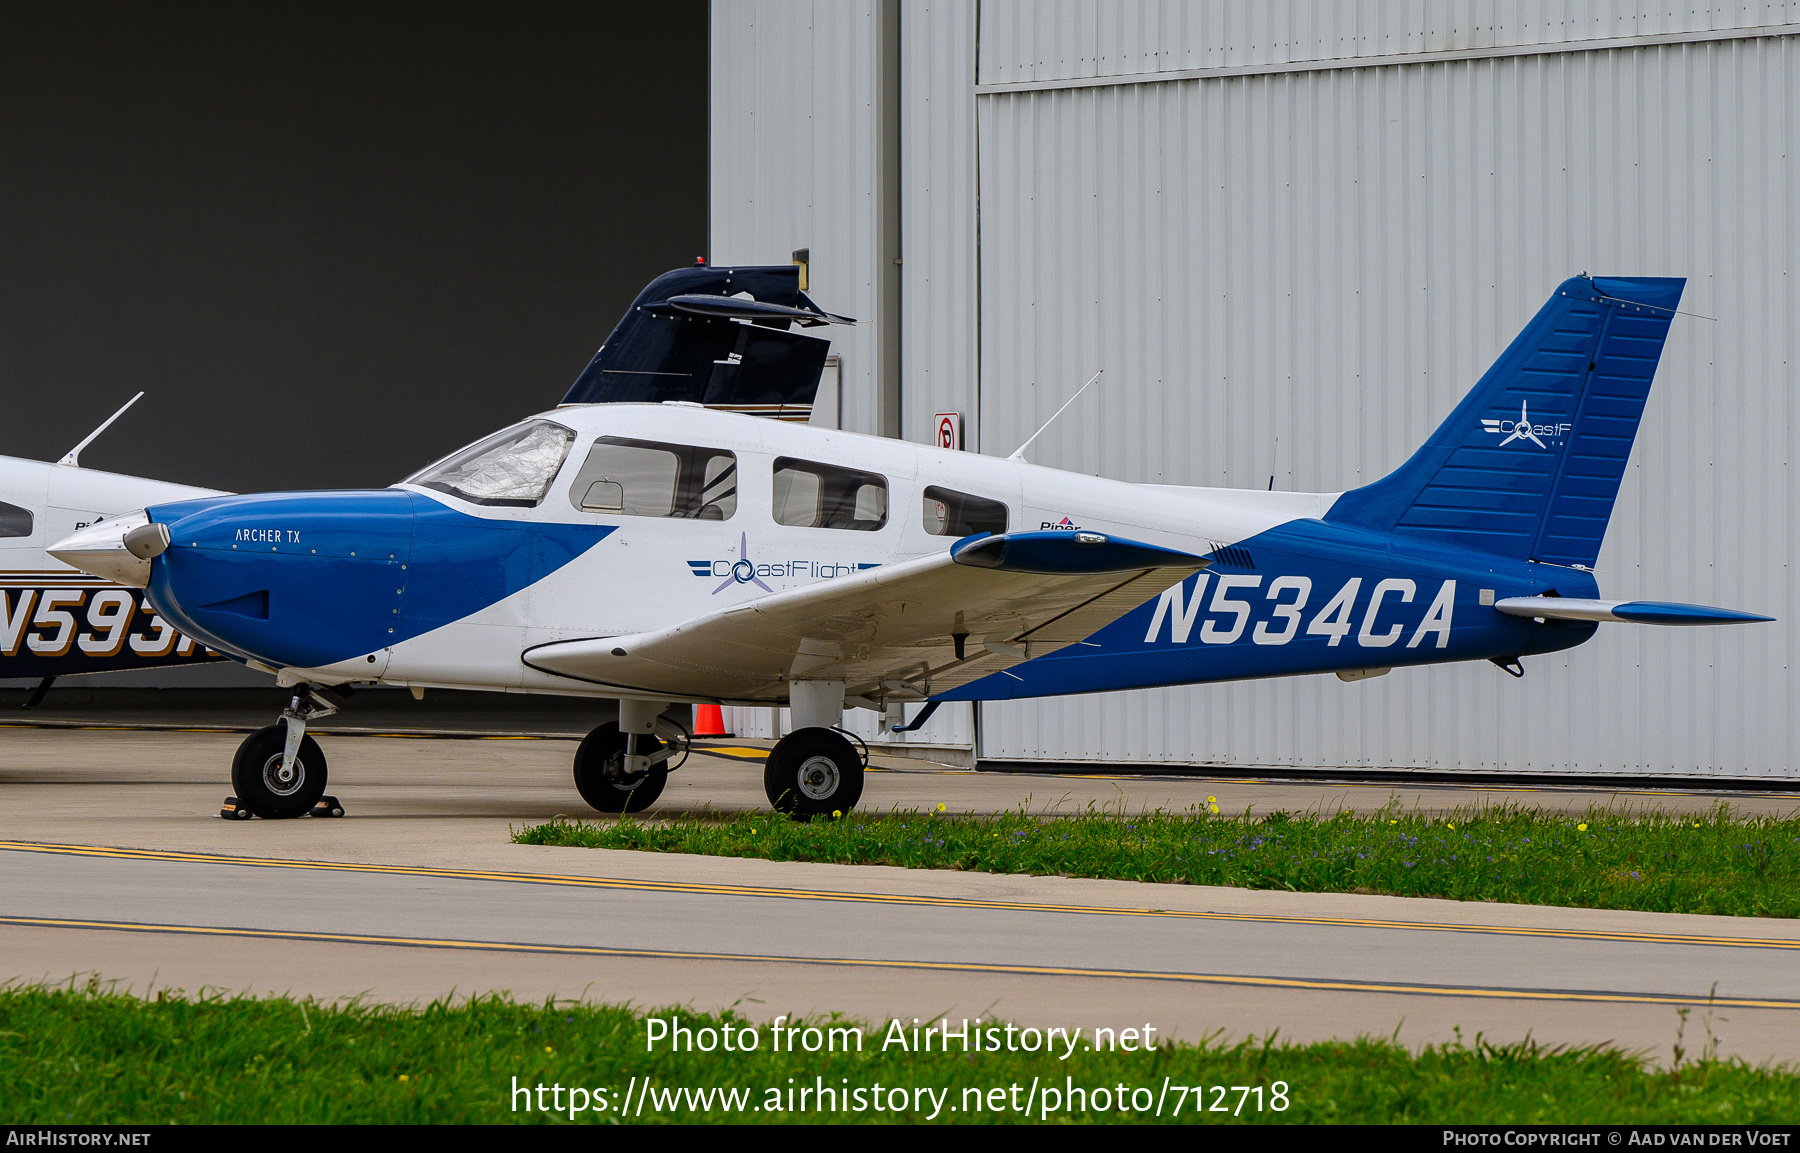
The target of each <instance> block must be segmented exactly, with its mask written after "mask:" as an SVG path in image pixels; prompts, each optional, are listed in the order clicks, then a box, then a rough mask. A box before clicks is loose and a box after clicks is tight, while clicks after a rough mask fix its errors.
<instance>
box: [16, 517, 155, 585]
mask: <svg viewBox="0 0 1800 1153" xmlns="http://www.w3.org/2000/svg"><path fill="white" fill-rule="evenodd" d="M143 530H148V531H143ZM168 543H169V535H168V530H167V529H166V528H164V527H163V526H162V525H156V524H151V523H150V514H149V513H147V512H144V511H142V510H139V511H138V512H133V513H126V514H125V515H124V516H116V517H113V518H112V519H110V520H102V521H97V522H95V523H94V524H90V525H88V526H87V527H86V528H84V529H77V530H76V531H75V532H74V533H73V534H72V535H70V536H67V537H65V538H63V539H62V540H59V541H57V542H56V543H55V544H53V545H51V546H50V547H49V548H47V549H45V550H44V551H45V552H47V553H49V554H50V555H51V556H53V557H55V558H56V559H57V560H59V561H61V562H63V563H64V564H66V565H68V566H69V567H70V568H78V569H80V570H81V571H82V572H84V573H92V574H93V575H94V576H97V577H103V578H104V579H106V580H109V581H117V582H118V583H120V584H122V585H129V586H131V587H132V588H138V589H141V588H146V587H148V586H149V584H150V561H151V559H152V558H154V557H156V556H157V555H158V554H160V553H161V552H162V551H163V549H164V548H166V547H167V546H168Z"/></svg>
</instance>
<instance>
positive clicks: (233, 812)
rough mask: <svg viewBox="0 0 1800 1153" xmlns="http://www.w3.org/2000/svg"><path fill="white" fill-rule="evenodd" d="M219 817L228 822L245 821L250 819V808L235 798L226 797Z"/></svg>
mask: <svg viewBox="0 0 1800 1153" xmlns="http://www.w3.org/2000/svg"><path fill="white" fill-rule="evenodd" d="M219 815H220V816H221V817H224V818H225V819H226V820H228V821H247V820H249V819H250V815H251V814H250V808H249V806H247V805H245V804H244V802H242V801H240V800H238V799H237V798H236V797H226V798H225V804H224V806H223V807H222V808H220V809H219Z"/></svg>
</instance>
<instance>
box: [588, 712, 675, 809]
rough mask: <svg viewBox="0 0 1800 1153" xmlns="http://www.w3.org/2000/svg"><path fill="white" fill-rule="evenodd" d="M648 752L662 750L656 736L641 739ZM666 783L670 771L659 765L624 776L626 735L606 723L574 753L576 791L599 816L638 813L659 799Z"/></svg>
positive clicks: (642, 746)
mask: <svg viewBox="0 0 1800 1153" xmlns="http://www.w3.org/2000/svg"><path fill="white" fill-rule="evenodd" d="M643 740H646V741H648V744H641V745H640V748H643V749H644V750H645V751H646V752H647V753H656V752H660V751H661V750H662V747H663V745H662V742H661V741H659V740H657V739H656V738H655V737H647V738H643ZM668 783H669V770H667V769H665V768H663V766H661V765H657V766H656V767H654V768H652V769H650V770H649V771H647V772H643V773H639V774H638V775H637V776H636V777H627V776H626V775H625V734H624V733H621V732H620V731H619V726H618V725H616V724H614V723H612V722H611V721H608V722H607V723H606V724H604V725H601V726H600V727H599V728H597V729H595V730H594V731H593V732H591V733H589V734H588V735H587V737H586V739H584V740H583V741H582V742H581V747H580V748H579V749H576V750H575V788H576V790H577V791H578V792H580V793H581V799H582V800H584V801H586V802H587V803H588V804H590V805H592V806H593V807H594V808H596V809H598V810H599V811H601V812H602V813H641V812H643V811H644V810H645V809H647V808H649V807H650V806H651V805H653V804H655V803H656V798H658V797H660V796H662V791H663V786H664V785H666V784H668Z"/></svg>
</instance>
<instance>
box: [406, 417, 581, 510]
mask: <svg viewBox="0 0 1800 1153" xmlns="http://www.w3.org/2000/svg"><path fill="white" fill-rule="evenodd" d="M574 443H575V433H574V430H572V429H567V428H564V427H563V426H562V425H560V424H555V423H553V422H551V421H548V420H528V421H526V422H525V423H524V424H520V425H514V426H513V427H512V428H508V429H502V430H501V431H500V432H497V433H495V434H494V435H493V436H490V437H488V438H487V439H486V440H480V441H476V442H475V443H474V444H472V445H470V446H469V447H468V448H465V449H463V450H461V451H460V452H455V453H452V454H451V455H449V456H447V457H445V458H444V459H443V460H440V461H439V462H437V463H436V464H434V465H432V466H431V467H429V468H426V469H424V470H422V471H420V472H416V473H414V474H413V475H412V476H409V477H407V478H406V480H405V481H404V482H402V483H405V484H416V485H419V486H420V487H422V488H435V489H437V490H438V491H439V492H447V493H449V494H450V495H452V496H459V497H461V498H462V499H464V500H466V501H472V502H474V503H475V504H489V505H508V506H512V507H517V508H532V507H534V506H535V505H537V503H538V502H539V501H541V500H543V499H544V494H545V493H547V492H549V491H550V482H551V481H553V480H555V479H556V474H557V472H558V470H560V469H561V468H562V463H563V458H564V457H566V456H568V455H569V446H570V445H572V444H574Z"/></svg>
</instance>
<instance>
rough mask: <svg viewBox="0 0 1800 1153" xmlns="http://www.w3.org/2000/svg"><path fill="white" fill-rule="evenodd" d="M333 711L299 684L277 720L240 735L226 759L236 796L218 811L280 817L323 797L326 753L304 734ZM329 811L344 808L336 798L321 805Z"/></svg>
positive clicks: (309, 809) (323, 699) (309, 806)
mask: <svg viewBox="0 0 1800 1153" xmlns="http://www.w3.org/2000/svg"><path fill="white" fill-rule="evenodd" d="M335 712H337V705H335V704H333V703H332V702H331V701H330V700H329V699H327V698H326V697H325V696H324V695H323V694H321V693H320V692H319V690H318V689H316V688H315V687H314V686H312V685H301V686H300V687H299V688H298V689H296V690H295V691H294V696H293V699H292V700H291V701H290V702H289V704H288V707H287V708H285V709H283V710H282V712H281V720H280V721H278V722H277V723H275V724H272V725H270V726H269V727H268V728H265V729H258V730H256V731H255V732H254V733H251V734H250V735H249V736H248V737H246V738H244V743H243V744H241V745H239V746H238V751H237V755H236V756H235V757H233V758H232V761H231V788H232V791H233V792H234V793H235V794H236V795H235V796H234V797H233V798H232V800H231V801H228V802H227V807H226V809H224V810H221V812H220V815H221V816H226V815H229V816H231V817H235V818H239V819H242V818H243V817H244V816H246V815H254V816H258V817H262V818H264V819H266V820H279V819H283V818H287V817H300V816H305V815H306V814H307V813H310V812H313V811H314V809H315V808H316V807H318V806H320V804H321V802H322V801H324V800H326V799H327V798H326V797H325V780H326V770H325V754H324V752H323V751H322V750H321V749H320V748H319V743H318V742H317V741H315V740H313V739H312V738H311V737H309V736H307V735H306V723H307V721H309V720H311V719H313V718H317V717H328V716H330V715H331V714H333V713H335ZM326 808H327V810H328V811H330V812H331V813H332V814H333V815H341V814H342V812H343V809H342V808H341V807H340V806H338V805H337V803H336V800H335V799H331V804H330V805H328V806H326Z"/></svg>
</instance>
